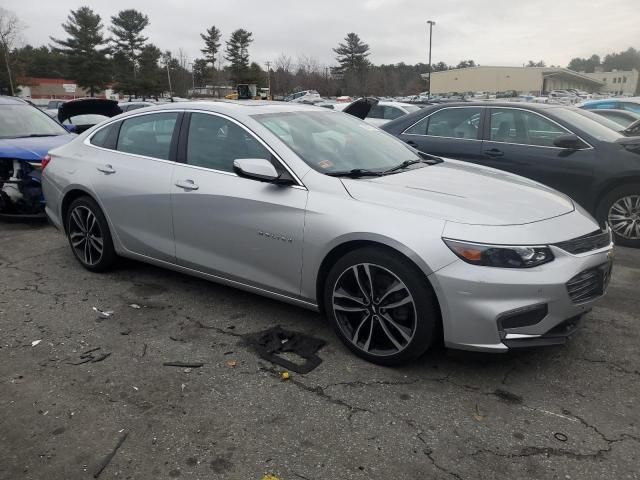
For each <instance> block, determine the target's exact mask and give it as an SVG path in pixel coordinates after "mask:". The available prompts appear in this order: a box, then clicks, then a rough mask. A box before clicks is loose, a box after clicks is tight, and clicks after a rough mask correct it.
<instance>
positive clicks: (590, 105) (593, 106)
mask: <svg viewBox="0 0 640 480" xmlns="http://www.w3.org/2000/svg"><path fill="white" fill-rule="evenodd" d="M578 107H580V108H583V109H585V110H601V109H606V110H627V111H629V112H634V113H638V114H640V97H629V98H605V99H602V100H588V101H586V102H582V103H581V104H580V105H578Z"/></svg>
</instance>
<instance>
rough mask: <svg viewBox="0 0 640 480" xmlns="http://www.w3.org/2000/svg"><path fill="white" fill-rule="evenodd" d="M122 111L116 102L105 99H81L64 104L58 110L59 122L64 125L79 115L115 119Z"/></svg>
mask: <svg viewBox="0 0 640 480" xmlns="http://www.w3.org/2000/svg"><path fill="white" fill-rule="evenodd" d="M121 113H122V109H121V108H120V107H119V106H118V102H116V101H115V100H107V99H105V98H79V99H78V100H71V101H69V102H66V103H63V104H62V105H60V108H58V120H59V121H60V123H63V122H64V121H65V120H68V119H70V118H72V117H76V116H78V115H89V114H95V115H104V116H105V117H115V116H116V115H120V114H121Z"/></svg>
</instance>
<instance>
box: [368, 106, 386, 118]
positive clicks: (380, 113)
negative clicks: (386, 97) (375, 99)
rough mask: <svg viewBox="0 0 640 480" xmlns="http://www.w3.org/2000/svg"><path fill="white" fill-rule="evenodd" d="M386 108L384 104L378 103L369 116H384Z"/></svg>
mask: <svg viewBox="0 0 640 480" xmlns="http://www.w3.org/2000/svg"><path fill="white" fill-rule="evenodd" d="M384 109H385V107H383V106H382V105H376V106H375V107H373V108H372V109H371V111H370V112H369V115H367V118H384Z"/></svg>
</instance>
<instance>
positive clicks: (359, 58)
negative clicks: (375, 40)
mask: <svg viewBox="0 0 640 480" xmlns="http://www.w3.org/2000/svg"><path fill="white" fill-rule="evenodd" d="M344 41H345V43H339V44H338V47H337V48H334V49H333V51H334V52H335V53H337V56H336V60H337V61H338V63H339V64H340V70H341V71H343V72H344V71H347V70H361V69H362V68H364V67H367V66H368V65H369V60H367V57H368V56H369V45H367V44H366V43H364V42H363V41H362V40H360V37H359V36H358V34H357V33H348V34H347V36H346V37H344Z"/></svg>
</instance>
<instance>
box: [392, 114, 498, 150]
mask: <svg viewBox="0 0 640 480" xmlns="http://www.w3.org/2000/svg"><path fill="white" fill-rule="evenodd" d="M460 108H479V109H480V115H482V110H483V109H484V108H487V107H485V106H484V105H482V106H477V105H476V106H472V105H460V106H457V107H443V108H439V109H438V110H436V111H434V112H431V113H430V114H429V115H425V116H424V117H422V118H421V119H420V120H418V121H417V122H415V123H414V124H412V125H410V126H408V127H407V128H406V129H405V130H404V131H403V132H402V133H401V134H400V135H411V136H414V137H432V138H451V139H453V140H467V141H472V142H481V141H482V139H481V138H458V137H443V136H440V135H427V134H425V135H422V134H420V133H407V130H410V129H412V128H413V127H415V126H416V125H417V124H419V123H420V122H422V121H423V120H426V119H427V118H431V116H432V115H435V114H436V113H439V112H442V111H444V110H454V109H460ZM478 130H479V129H478Z"/></svg>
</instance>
